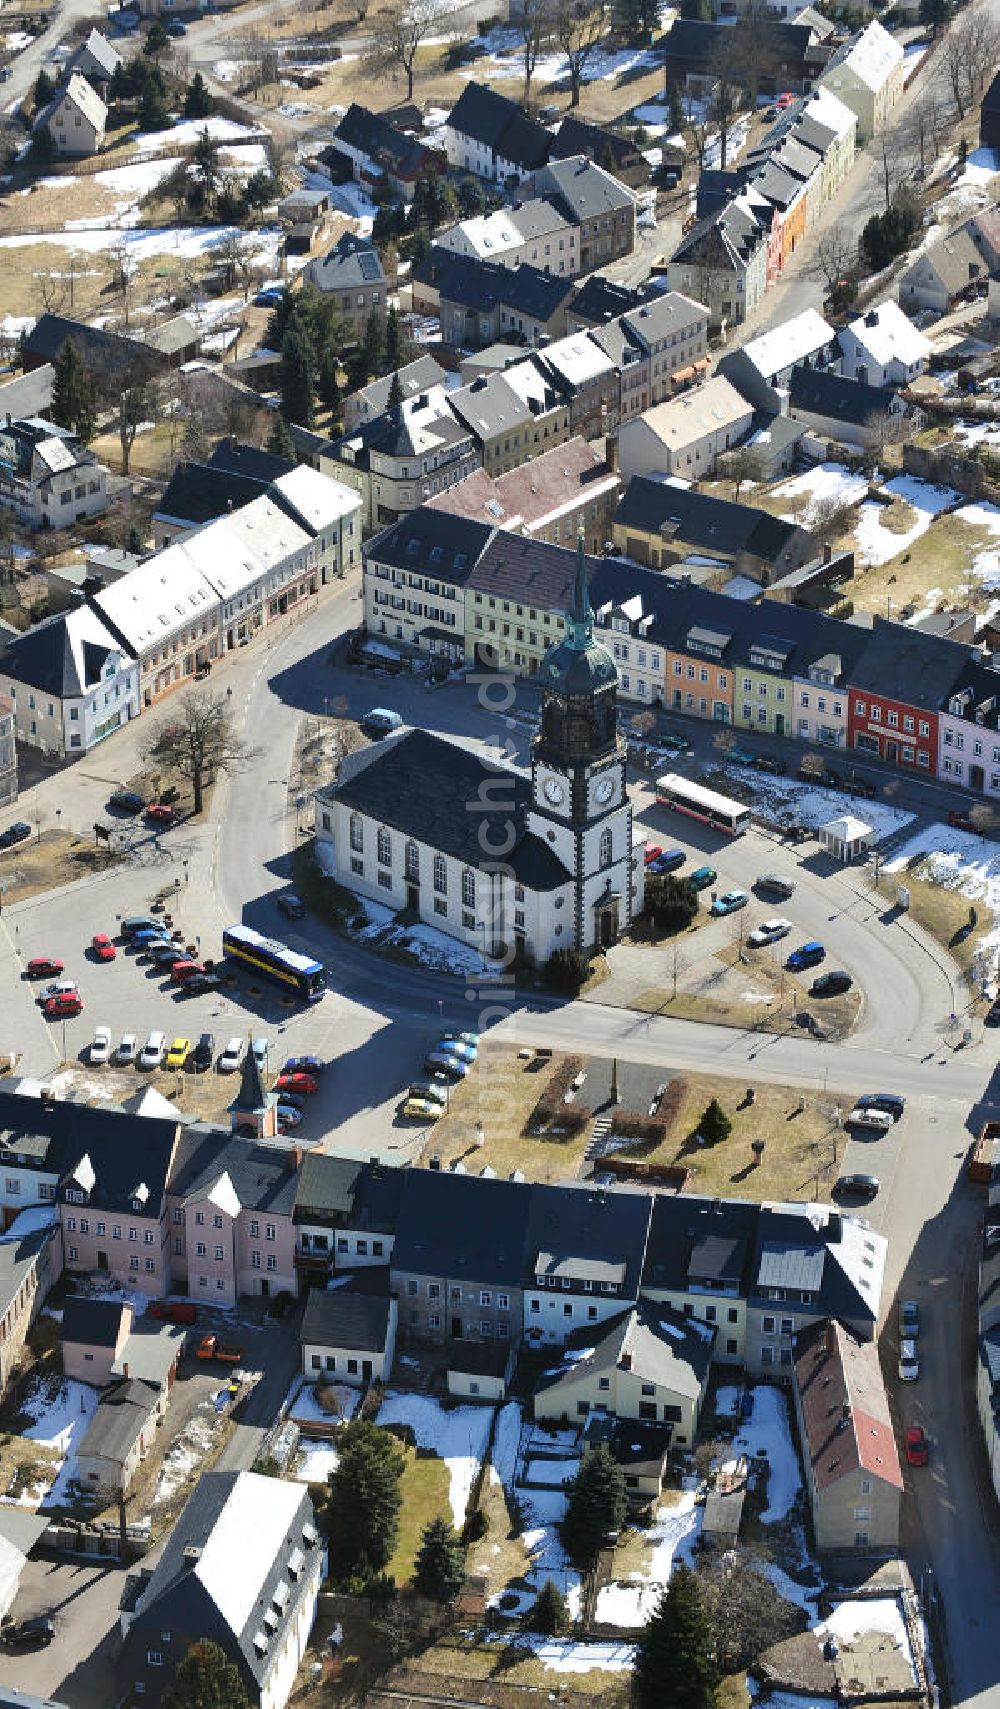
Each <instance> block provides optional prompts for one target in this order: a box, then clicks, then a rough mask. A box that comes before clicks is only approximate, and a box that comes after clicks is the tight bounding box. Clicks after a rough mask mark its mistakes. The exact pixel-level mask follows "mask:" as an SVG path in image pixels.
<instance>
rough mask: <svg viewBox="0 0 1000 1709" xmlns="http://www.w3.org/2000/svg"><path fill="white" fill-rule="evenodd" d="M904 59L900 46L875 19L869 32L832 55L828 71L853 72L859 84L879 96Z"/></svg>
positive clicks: (867, 30)
mask: <svg viewBox="0 0 1000 1709" xmlns="http://www.w3.org/2000/svg"><path fill="white" fill-rule="evenodd" d="M904 58H905V55H904V53H903V48H902V45H901V44H900V43H899V42H898V41H896V39H895V37H894V36H891V35H890V34H889V32H888V30H887V29H885V28H884V27H883V26H882V25H881V24H880V23H879V22H878V19H877V18H873V19H872V22H871V23H870V24H869V25H868V28H867V29H866V30H862V32H861V34H860V36H858V37H857V39H856V40H855V41H853V42H847V43H846V44H845V45H844V47H843V48H842V49H841V51H840V52H839V53H837V54H835V55H834V57H833V59H831V61H830V64H829V65H828V67H827V71H832V70H833V69H834V68H835V67H841V66H842V67H844V68H845V69H846V70H848V71H852V72H853V73H854V75H855V77H856V78H857V79H858V81H859V82H860V83H863V84H865V85H866V87H867V88H868V89H870V90H872V91H873V93H874V94H878V92H879V90H880V89H881V88H882V86H883V84H884V83H885V82H886V81H887V79H888V78H889V77H890V76H891V75H892V73H893V72H894V71H895V69H896V67H897V66H899V65H901V64H902V62H903V59H904Z"/></svg>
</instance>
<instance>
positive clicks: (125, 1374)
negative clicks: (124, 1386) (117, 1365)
mask: <svg viewBox="0 0 1000 1709" xmlns="http://www.w3.org/2000/svg"><path fill="white" fill-rule="evenodd" d="M122 1380H123V1381H124V1382H127V1381H128V1360H127V1359H123V1360H122Z"/></svg>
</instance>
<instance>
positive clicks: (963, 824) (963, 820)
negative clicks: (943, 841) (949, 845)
mask: <svg viewBox="0 0 1000 1709" xmlns="http://www.w3.org/2000/svg"><path fill="white" fill-rule="evenodd" d="M948 823H949V825H951V827H952V829H953V830H956V831H974V830H975V828H976V827H975V825H974V824H973V822H972V815H971V814H970V813H949V814H948Z"/></svg>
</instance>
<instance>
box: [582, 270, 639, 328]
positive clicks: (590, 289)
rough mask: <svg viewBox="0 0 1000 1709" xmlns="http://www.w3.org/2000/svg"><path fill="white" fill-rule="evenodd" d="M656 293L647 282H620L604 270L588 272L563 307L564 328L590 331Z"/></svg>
mask: <svg viewBox="0 0 1000 1709" xmlns="http://www.w3.org/2000/svg"><path fill="white" fill-rule="evenodd" d="M657 295H658V293H657V292H656V291H655V290H653V289H651V288H650V287H649V286H648V285H647V286H644V287H636V286H634V285H622V284H619V283H618V281H617V280H615V279H608V278H607V277H606V276H605V274H603V273H591V275H590V277H589V278H588V279H585V280H584V281H583V284H582V285H581V286H580V288H579V290H578V291H577V293H576V295H575V297H574V298H573V301H572V303H571V304H570V306H569V308H568V309H567V311H566V331H567V332H589V331H590V330H591V328H593V327H598V326H605V325H606V324H607V323H608V321H611V320H617V318H618V316H619V315H623V314H627V313H628V311H629V310H630V309H637V308H641V306H642V304H643V303H644V302H649V301H651V300H652V299H654V298H655V297H656V296H657Z"/></svg>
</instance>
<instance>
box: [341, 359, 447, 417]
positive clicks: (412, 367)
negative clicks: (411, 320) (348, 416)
mask: <svg viewBox="0 0 1000 1709" xmlns="http://www.w3.org/2000/svg"><path fill="white" fill-rule="evenodd" d="M396 378H397V379H398V381H399V385H400V389H401V391H402V393H403V397H404V398H412V397H416V395H417V393H418V392H426V391H428V390H429V389H430V387H431V386H443V385H444V382H445V380H446V379H447V374H446V372H445V370H444V368H442V366H441V364H440V362H438V361H437V360H436V359H435V358H434V357H433V356H418V357H416V358H415V360H414V361H412V362H407V363H406V364H405V365H404V366H403V367H402V368H397V369H396ZM392 381H393V376H392V374H386V376H385V377H384V379H381V380H373V381H372V383H371V385H370V386H362V387H361V388H360V390H359V391H357V392H355V393H354V394H353V398H354V400H357V401H363V402H364V404H365V405H366V406H367V415H368V417H369V418H370V417H372V416H376V415H381V413H382V411H383V410H384V409H385V407H386V405H387V404H388V402H389V393H390V391H391V389H392ZM346 401H347V402H351V401H352V400H351V399H348V400H346Z"/></svg>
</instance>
